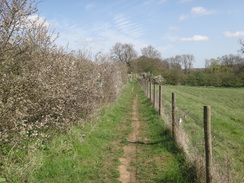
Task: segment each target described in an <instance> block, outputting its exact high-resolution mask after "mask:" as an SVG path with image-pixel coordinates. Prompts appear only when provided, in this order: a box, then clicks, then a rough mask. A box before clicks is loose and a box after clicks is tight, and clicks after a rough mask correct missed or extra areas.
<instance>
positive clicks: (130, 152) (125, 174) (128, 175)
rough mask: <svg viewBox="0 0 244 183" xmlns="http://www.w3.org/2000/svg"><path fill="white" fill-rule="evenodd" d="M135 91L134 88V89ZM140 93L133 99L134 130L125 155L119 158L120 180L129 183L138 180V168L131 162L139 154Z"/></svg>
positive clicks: (129, 138)
mask: <svg viewBox="0 0 244 183" xmlns="http://www.w3.org/2000/svg"><path fill="white" fill-rule="evenodd" d="M132 91H133V90H132ZM137 103H138V95H136V98H135V99H134V100H133V111H132V123H131V127H132V129H133V130H132V132H131V134H130V135H129V136H128V138H127V142H128V145H126V146H124V147H123V150H124V155H123V157H121V158H119V160H120V162H121V165H120V166H119V173H120V177H119V179H118V180H119V181H120V182H122V183H129V182H137V181H136V172H137V171H136V169H135V168H134V167H132V166H131V162H135V161H136V154H137V145H136V144H137V143H136V142H138V135H139V128H140V122H139V119H138V109H137V108H138V106H137V105H138V104H137Z"/></svg>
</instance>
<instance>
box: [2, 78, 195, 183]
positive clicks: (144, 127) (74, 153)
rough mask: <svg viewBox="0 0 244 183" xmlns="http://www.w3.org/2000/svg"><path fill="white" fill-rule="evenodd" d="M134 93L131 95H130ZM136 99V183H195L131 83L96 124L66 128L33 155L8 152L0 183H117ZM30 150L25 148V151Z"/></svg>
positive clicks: (155, 116) (151, 110)
mask: <svg viewBox="0 0 244 183" xmlns="http://www.w3.org/2000/svg"><path fill="white" fill-rule="evenodd" d="M132 88H134V92H132ZM136 94H138V97H139V98H138V99H139V100H138V107H139V109H138V110H139V113H140V116H139V118H140V121H141V129H140V138H141V139H147V140H148V144H140V143H139V144H138V145H137V147H138V148H137V156H136V159H135V160H133V161H132V165H134V167H136V169H137V179H138V180H139V181H140V182H166V183H167V182H179V183H180V182H182V183H183V182H184V183H185V182H197V181H196V178H195V176H194V174H193V173H192V172H194V171H192V169H190V168H189V167H188V165H187V163H186V162H185V161H184V158H183V153H182V151H181V150H180V149H179V148H178V147H177V146H176V145H175V144H174V142H173V139H172V138H171V135H170V133H169V132H168V131H167V130H166V129H165V128H164V127H163V121H162V120H161V119H160V117H159V116H158V115H157V113H156V111H155V110H154V109H153V108H152V106H151V105H150V102H149V101H148V99H147V98H146V97H145V96H144V94H143V92H142V91H141V89H140V87H139V85H138V84H137V83H135V82H133V83H130V84H128V85H127V86H126V87H125V89H124V92H123V94H122V96H121V97H120V98H119V99H118V100H117V102H115V103H114V104H110V105H108V106H107V107H106V108H105V109H104V110H102V112H101V114H100V116H99V117H98V119H96V120H93V121H89V122H87V123H86V124H85V125H76V126H73V127H70V129H69V130H68V132H67V133H58V132H52V134H53V135H52V139H50V140H49V141H48V142H46V143H45V144H44V146H43V147H42V148H39V149H36V150H35V151H34V152H32V151H28V150H20V149H13V150H12V151H11V152H12V153H11V154H9V157H8V161H6V162H5V163H6V164H5V171H4V172H5V177H4V178H3V174H1V176H0V177H1V178H0V182H5V181H7V182H16V183H18V182H30V183H32V182H33V183H46V182H49V183H56V182H58V183H66V182H71V183H76V182H77V183H80V182H85V183H86V182H89V183H90V182H91V183H92V182H94V183H95V182H96V183H97V182H99V183H103V182H104V183H107V182H111V183H113V182H114V183H116V182H119V181H118V177H119V171H118V166H119V165H120V162H119V158H120V157H123V147H124V146H125V145H127V144H128V142H127V137H128V135H129V134H130V133H131V131H132V127H131V123H132V113H131V112H132V105H133V100H134V99H135V97H136ZM30 146H31V144H29V147H30Z"/></svg>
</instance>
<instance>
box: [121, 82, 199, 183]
mask: <svg viewBox="0 0 244 183" xmlns="http://www.w3.org/2000/svg"><path fill="white" fill-rule="evenodd" d="M131 94H132V95H133V100H132V101H131V103H132V111H131V113H130V114H129V115H127V116H130V120H129V121H131V122H130V125H128V126H127V128H129V129H130V130H129V131H130V132H129V134H128V135H127V137H126V141H125V142H124V145H122V144H118V143H116V144H117V145H118V146H119V147H120V148H121V149H122V150H123V154H122V156H121V157H120V158H119V162H120V165H119V167H118V170H119V178H118V180H119V181H120V182H122V183H137V182H138V183H139V182H145V183H148V182H182V183H183V182H184V183H186V182H197V181H196V180H195V177H194V176H193V175H192V173H191V172H192V171H191V170H190V169H189V168H188V167H187V165H186V162H185V161H184V158H183V154H182V152H181V151H180V150H179V149H178V147H177V146H176V145H175V144H174V142H173V139H172V138H171V135H170V132H169V131H168V130H166V129H165V128H164V124H163V121H162V119H161V118H160V117H159V116H158V114H157V112H156V111H155V110H154V109H153V108H152V106H151V104H150V102H149V100H148V99H147V98H146V97H145V94H144V93H143V92H142V91H141V89H140V86H139V85H138V84H137V83H133V84H131ZM121 145H122V147H121Z"/></svg>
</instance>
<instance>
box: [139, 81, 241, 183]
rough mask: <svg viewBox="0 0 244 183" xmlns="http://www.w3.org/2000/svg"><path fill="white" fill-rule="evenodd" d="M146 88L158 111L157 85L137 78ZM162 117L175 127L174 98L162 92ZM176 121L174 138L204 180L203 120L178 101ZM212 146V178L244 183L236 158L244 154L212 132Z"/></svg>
mask: <svg viewBox="0 0 244 183" xmlns="http://www.w3.org/2000/svg"><path fill="white" fill-rule="evenodd" d="M138 81H139V83H140V85H141V87H142V89H143V91H144V92H145V94H146V95H147V97H148V98H149V99H151V102H152V104H153V105H154V107H155V109H156V110H159V107H160V106H159V90H158V87H155V88H156V89H155V101H154V85H153V84H151V97H150V85H149V84H148V81H146V80H144V79H139V80H138ZM161 95H162V96H161V111H162V112H161V114H160V115H161V116H162V118H163V119H164V122H165V125H166V127H167V128H168V129H169V130H172V104H171V102H172V101H171V98H170V97H167V96H166V95H165V92H164V91H163V92H162V94H161ZM176 123H177V128H176V129H177V130H176V136H175V140H176V142H177V144H178V145H179V146H181V147H182V149H183V150H184V152H185V155H186V158H187V160H188V161H189V162H190V163H192V165H193V166H194V168H195V171H196V174H197V176H198V178H199V180H200V181H201V182H205V173H206V172H205V141H204V124H203V119H201V118H200V117H199V116H196V115H195V114H193V113H192V112H191V111H190V110H189V109H188V108H187V106H179V105H177V104H176ZM211 134H212V147H213V167H212V170H213V181H214V182H216V183H217V182H218V183H219V182H222V183H236V182H240V183H241V182H244V171H243V170H242V169H241V167H238V166H237V165H236V162H235V160H234V159H233V157H235V156H238V154H240V153H243V152H241V151H240V149H239V148H238V147H237V146H235V145H234V144H232V143H231V142H229V141H228V140H226V139H225V138H224V137H222V136H221V135H220V134H218V133H217V132H216V131H212V132H211Z"/></svg>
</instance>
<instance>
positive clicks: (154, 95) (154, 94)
mask: <svg viewBox="0 0 244 183" xmlns="http://www.w3.org/2000/svg"><path fill="white" fill-rule="evenodd" d="M155 104H156V84H155V83H153V107H156V105H155Z"/></svg>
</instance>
